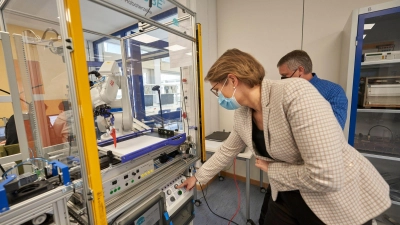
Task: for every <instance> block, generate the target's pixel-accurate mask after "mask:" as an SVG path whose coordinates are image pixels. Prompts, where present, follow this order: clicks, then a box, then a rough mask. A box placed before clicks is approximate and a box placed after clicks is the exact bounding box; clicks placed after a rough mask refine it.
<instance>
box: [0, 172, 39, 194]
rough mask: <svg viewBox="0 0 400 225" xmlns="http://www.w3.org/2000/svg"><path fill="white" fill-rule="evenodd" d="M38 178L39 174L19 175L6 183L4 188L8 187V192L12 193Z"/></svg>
mask: <svg viewBox="0 0 400 225" xmlns="http://www.w3.org/2000/svg"><path fill="white" fill-rule="evenodd" d="M37 178H38V176H37V174H34V173H24V174H21V175H19V176H17V178H15V179H14V180H13V181H11V182H10V183H8V184H6V185H4V188H5V189H6V192H7V193H11V192H13V191H16V190H18V189H19V188H20V187H22V186H24V185H27V184H29V183H32V182H34V181H35V180H37Z"/></svg>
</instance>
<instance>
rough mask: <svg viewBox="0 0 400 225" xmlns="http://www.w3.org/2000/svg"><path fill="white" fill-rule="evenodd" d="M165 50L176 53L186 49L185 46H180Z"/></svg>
mask: <svg viewBox="0 0 400 225" xmlns="http://www.w3.org/2000/svg"><path fill="white" fill-rule="evenodd" d="M165 49H168V50H170V51H173V52H175V51H179V50H182V49H186V48H185V47H183V46H180V45H171V46H169V47H165Z"/></svg>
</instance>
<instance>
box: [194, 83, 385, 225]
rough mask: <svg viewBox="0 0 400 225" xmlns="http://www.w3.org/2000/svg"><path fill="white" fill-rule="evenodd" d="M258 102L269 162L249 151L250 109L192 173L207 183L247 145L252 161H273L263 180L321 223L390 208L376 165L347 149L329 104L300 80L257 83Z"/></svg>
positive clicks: (351, 220)
mask: <svg viewBox="0 0 400 225" xmlns="http://www.w3.org/2000/svg"><path fill="white" fill-rule="evenodd" d="M261 94H262V96H261V102H262V107H263V108H262V111H263V123H264V138H265V145H266V147H267V151H268V153H269V155H270V156H271V157H272V158H273V159H272V160H271V159H268V158H265V157H263V156H261V155H260V154H259V153H258V151H257V150H256V149H255V148H254V147H253V141H252V111H251V109H250V108H248V107H241V108H240V109H238V110H236V111H235V115H234V129H233V131H232V132H231V134H230V136H229V137H228V139H227V140H226V141H225V142H224V144H223V145H222V146H221V148H220V149H219V150H218V151H217V153H215V154H214V155H213V156H212V157H211V158H210V159H209V160H207V162H206V163H204V165H203V166H202V167H201V168H200V169H199V170H198V171H197V173H196V175H195V176H196V178H197V180H198V181H200V182H201V183H206V182H208V181H209V179H211V178H212V177H213V176H215V175H216V174H217V173H218V172H219V171H221V170H222V169H223V168H224V167H225V166H226V165H227V164H228V163H230V162H231V161H232V160H233V158H234V157H235V156H236V155H237V154H238V153H239V152H240V151H241V150H242V149H243V148H245V147H246V146H247V147H248V148H249V149H250V150H251V151H252V152H253V154H254V155H255V157H256V158H259V159H262V160H266V161H272V163H271V164H269V167H268V177H269V181H270V185H271V189H272V198H273V200H274V201H275V200H276V198H277V196H278V192H280V191H292V190H299V191H300V193H301V196H302V197H303V199H304V201H305V202H306V203H307V205H308V206H309V207H310V208H311V210H312V211H313V212H314V213H315V214H316V215H317V216H318V218H320V219H321V220H322V221H323V222H324V223H326V224H334V225H339V224H343V225H356V224H363V223H365V222H367V221H368V220H370V219H372V218H374V217H376V216H378V215H379V214H381V213H382V212H384V211H385V210H386V209H387V208H389V207H390V205H391V200H390V198H389V186H388V184H387V183H386V182H385V180H384V179H383V178H382V177H381V176H380V174H379V173H378V171H377V170H376V169H375V167H374V166H373V165H372V164H371V163H370V162H369V161H368V160H367V159H366V158H365V157H363V156H362V155H361V154H360V153H359V152H358V151H357V150H355V149H354V148H353V147H352V146H350V145H349V144H348V143H347V141H346V139H345V137H344V135H343V132H342V129H341V127H340V125H339V124H338V122H337V120H336V118H335V116H334V114H333V112H332V109H331V106H330V105H329V103H328V102H327V101H326V100H325V99H324V98H323V97H322V96H321V95H320V94H319V92H318V91H317V90H316V89H315V88H314V87H313V86H312V85H311V84H310V83H309V82H308V81H306V80H304V79H295V78H293V79H285V80H280V81H273V80H267V79H264V80H263V82H262V90H261Z"/></svg>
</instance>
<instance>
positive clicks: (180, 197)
mask: <svg viewBox="0 0 400 225" xmlns="http://www.w3.org/2000/svg"><path fill="white" fill-rule="evenodd" d="M185 180H186V177H184V176H182V175H181V176H179V177H177V178H175V179H174V180H172V181H171V182H169V183H168V184H167V185H165V186H164V187H162V188H161V191H163V192H164V193H165V199H166V200H165V201H166V205H167V211H168V214H169V215H172V214H174V212H175V211H176V210H177V209H178V208H179V207H180V206H181V205H182V204H183V203H185V202H186V200H187V199H189V198H190V197H191V196H193V189H192V190H190V191H187V190H186V189H185V188H177V186H178V185H180V184H182V183H183V182H184V181H185Z"/></svg>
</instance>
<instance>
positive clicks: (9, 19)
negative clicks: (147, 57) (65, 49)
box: [4, 0, 175, 41]
mask: <svg viewBox="0 0 400 225" xmlns="http://www.w3.org/2000/svg"><path fill="white" fill-rule="evenodd" d="M109 1H114V3H115V4H118V5H119V6H121V7H124V8H127V9H129V10H131V11H133V12H135V13H138V14H140V15H143V16H144V15H145V14H146V12H147V11H146V12H145V8H146V7H147V8H148V2H146V1H145V0H131V1H130V2H131V3H132V4H133V5H135V6H138V7H143V8H138V7H134V6H132V5H129V4H128V3H126V1H121V0H109ZM79 2H80V8H81V17H82V26H83V28H84V29H87V30H92V31H96V32H98V33H103V34H112V33H114V32H116V31H119V30H121V29H123V28H126V27H129V26H131V25H133V24H136V23H138V20H136V19H134V18H131V17H128V16H125V15H123V14H121V13H118V12H115V11H113V10H111V9H108V8H105V7H103V6H101V5H98V4H96V3H93V2H91V1H88V0H80V1H79ZM174 7H175V6H174V5H173V4H172V3H170V2H168V1H164V3H163V4H162V5H153V7H152V8H151V9H150V12H149V13H148V15H147V17H152V16H154V15H157V14H159V13H162V12H165V11H167V10H169V9H172V8H174ZM160 8H162V9H160ZM7 10H13V11H18V12H21V13H24V14H28V15H33V16H36V17H40V18H43V19H46V20H50V21H53V22H58V17H59V15H58V12H57V5H56V1H54V0H50V1H49V0H34V1H32V0H30V1H26V0H12V1H10V3H8V4H7V6H6V8H5V13H4V19H5V21H6V23H7V24H14V25H18V26H24V27H29V28H30V29H38V30H45V29H47V28H48V27H52V28H54V29H56V30H58V31H59V27H57V25H54V24H49V23H45V22H41V21H35V20H32V19H30V18H25V17H21V16H18V15H15V14H12V13H7ZM160 22H167V21H160ZM164 33H166V32H164ZM100 38H102V36H98V35H93V34H89V33H85V39H86V40H89V41H95V40H98V39H100ZM158 38H162V39H165V37H161V36H160V37H158Z"/></svg>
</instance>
